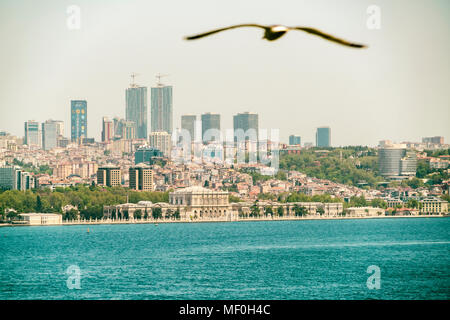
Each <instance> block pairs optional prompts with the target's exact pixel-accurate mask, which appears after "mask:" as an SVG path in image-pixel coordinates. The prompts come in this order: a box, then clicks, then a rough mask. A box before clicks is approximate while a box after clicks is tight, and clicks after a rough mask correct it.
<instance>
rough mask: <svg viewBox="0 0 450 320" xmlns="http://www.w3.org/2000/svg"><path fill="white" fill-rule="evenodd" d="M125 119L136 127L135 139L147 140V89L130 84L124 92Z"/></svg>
mask: <svg viewBox="0 0 450 320" xmlns="http://www.w3.org/2000/svg"><path fill="white" fill-rule="evenodd" d="M126 119H127V120H128V121H133V122H134V123H135V125H136V138H138V139H147V127H148V124H147V87H139V86H138V85H137V84H134V83H132V84H131V86H130V87H129V88H128V89H127V91H126Z"/></svg>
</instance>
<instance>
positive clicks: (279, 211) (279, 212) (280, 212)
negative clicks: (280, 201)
mask: <svg viewBox="0 0 450 320" xmlns="http://www.w3.org/2000/svg"><path fill="white" fill-rule="evenodd" d="M277 214H278V216H279V217H282V216H283V215H284V209H283V207H282V206H279V207H278V208H277Z"/></svg>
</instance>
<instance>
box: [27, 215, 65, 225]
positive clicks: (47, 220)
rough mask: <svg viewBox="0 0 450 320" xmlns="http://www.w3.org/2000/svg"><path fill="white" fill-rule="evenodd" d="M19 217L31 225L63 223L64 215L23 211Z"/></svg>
mask: <svg viewBox="0 0 450 320" xmlns="http://www.w3.org/2000/svg"><path fill="white" fill-rule="evenodd" d="M19 217H20V220H22V221H23V222H24V224H28V225H30V226H41V225H59V224H62V215H60V214H57V213H21V214H19Z"/></svg>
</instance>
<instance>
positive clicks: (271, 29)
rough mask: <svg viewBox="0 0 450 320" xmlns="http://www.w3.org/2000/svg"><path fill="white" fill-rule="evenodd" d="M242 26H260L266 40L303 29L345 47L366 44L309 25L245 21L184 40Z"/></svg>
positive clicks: (358, 46)
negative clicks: (340, 37)
mask: <svg viewBox="0 0 450 320" xmlns="http://www.w3.org/2000/svg"><path fill="white" fill-rule="evenodd" d="M242 27H256V28H261V29H264V36H263V39H266V40H267V41H274V40H277V39H279V38H281V37H282V36H284V35H285V34H286V33H287V32H288V31H290V30H300V31H304V32H307V33H310V34H313V35H315V36H318V37H321V38H323V39H326V40H329V41H333V42H335V43H338V44H341V45H343V46H347V47H352V48H366V47H367V46H366V45H363V44H359V43H353V42H349V41H346V40H343V39H339V38H336V37H334V36H332V35H330V34H327V33H324V32H322V31H320V30H317V29H314V28H309V27H286V26H282V25H272V26H263V25H260V24H254V23H247V24H237V25H234V26H229V27H225V28H220V29H216V30H212V31H208V32H205V33H200V34H197V35H194V36H190V37H185V38H184V39H185V40H195V39H200V38H203V37H206V36H209V35H212V34H215V33H218V32H221V31H225V30H230V29H236V28H242Z"/></svg>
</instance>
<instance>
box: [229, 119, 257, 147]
mask: <svg viewBox="0 0 450 320" xmlns="http://www.w3.org/2000/svg"><path fill="white" fill-rule="evenodd" d="M233 127H234V139H235V141H236V140H237V133H238V130H243V134H245V133H247V132H248V133H250V132H251V131H253V132H252V133H250V134H254V135H255V136H254V137H251V136H245V140H256V141H257V140H258V129H259V124H258V114H257V113H250V112H244V113H238V114H237V115H235V116H234V117H233ZM248 130H251V131H248Z"/></svg>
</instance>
